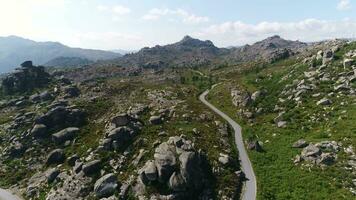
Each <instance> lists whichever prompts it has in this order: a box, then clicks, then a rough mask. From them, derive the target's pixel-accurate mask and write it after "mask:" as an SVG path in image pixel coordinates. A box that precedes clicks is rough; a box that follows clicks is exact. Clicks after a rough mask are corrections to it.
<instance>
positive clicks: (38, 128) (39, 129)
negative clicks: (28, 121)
mask: <svg viewBox="0 0 356 200" xmlns="http://www.w3.org/2000/svg"><path fill="white" fill-rule="evenodd" d="M31 135H32V136H33V137H35V138H42V137H45V136H47V126H46V125H44V124H35V126H34V127H33V128H32V130H31Z"/></svg>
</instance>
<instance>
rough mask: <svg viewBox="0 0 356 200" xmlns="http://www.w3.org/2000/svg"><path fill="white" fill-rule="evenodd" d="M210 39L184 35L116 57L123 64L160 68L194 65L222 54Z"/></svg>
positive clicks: (209, 60) (205, 62)
mask: <svg viewBox="0 0 356 200" xmlns="http://www.w3.org/2000/svg"><path fill="white" fill-rule="evenodd" d="M223 53H224V51H223V50H222V49H219V48H217V47H216V46H214V44H213V43H212V42H211V41H201V40H198V39H194V38H192V37H190V36H185V37H184V38H183V39H182V40H181V41H179V42H177V43H174V44H169V45H165V46H159V45H157V46H155V47H152V48H148V47H145V48H143V49H141V50H140V51H138V52H137V53H133V54H128V55H125V56H123V57H122V58H119V59H117V63H118V64H121V65H123V66H130V65H133V66H138V67H143V68H161V67H167V66H178V67H179V66H194V65H204V64H209V63H210V62H211V61H212V60H214V59H215V58H216V57H217V56H219V55H221V54H223Z"/></svg>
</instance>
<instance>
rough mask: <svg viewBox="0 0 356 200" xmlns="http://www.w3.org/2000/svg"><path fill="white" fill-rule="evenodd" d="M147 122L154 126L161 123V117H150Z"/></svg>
mask: <svg viewBox="0 0 356 200" xmlns="http://www.w3.org/2000/svg"><path fill="white" fill-rule="evenodd" d="M149 122H150V123H151V124H154V125H158V124H162V123H163V121H162V118H161V116H151V117H150V119H149Z"/></svg>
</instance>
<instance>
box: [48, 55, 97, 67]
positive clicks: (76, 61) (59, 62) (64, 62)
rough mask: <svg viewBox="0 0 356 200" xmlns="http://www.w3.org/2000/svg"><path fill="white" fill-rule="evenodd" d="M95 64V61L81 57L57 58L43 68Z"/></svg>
mask: <svg viewBox="0 0 356 200" xmlns="http://www.w3.org/2000/svg"><path fill="white" fill-rule="evenodd" d="M90 64H93V61H91V60H89V59H86V58H80V57H57V58H54V59H52V60H50V61H48V62H46V63H44V64H43V66H47V67H81V66H84V65H90Z"/></svg>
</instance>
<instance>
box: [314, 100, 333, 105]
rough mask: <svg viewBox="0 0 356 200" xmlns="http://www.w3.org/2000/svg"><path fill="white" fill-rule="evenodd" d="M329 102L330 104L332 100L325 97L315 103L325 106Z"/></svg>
mask: <svg viewBox="0 0 356 200" xmlns="http://www.w3.org/2000/svg"><path fill="white" fill-rule="evenodd" d="M330 104H332V101H331V100H330V99H327V98H323V99H320V100H319V101H318V102H316V105H322V106H326V105H330Z"/></svg>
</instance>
